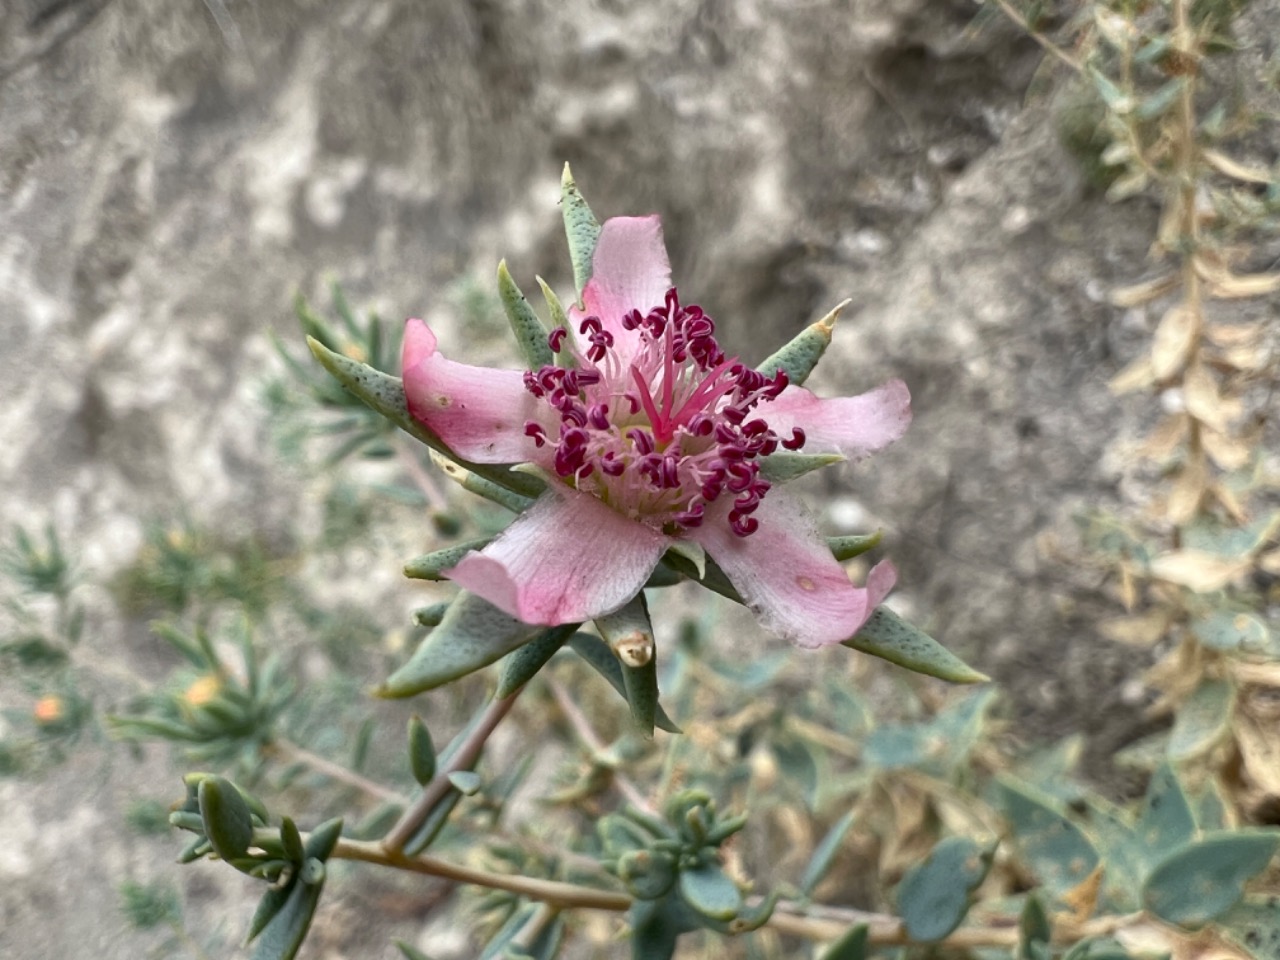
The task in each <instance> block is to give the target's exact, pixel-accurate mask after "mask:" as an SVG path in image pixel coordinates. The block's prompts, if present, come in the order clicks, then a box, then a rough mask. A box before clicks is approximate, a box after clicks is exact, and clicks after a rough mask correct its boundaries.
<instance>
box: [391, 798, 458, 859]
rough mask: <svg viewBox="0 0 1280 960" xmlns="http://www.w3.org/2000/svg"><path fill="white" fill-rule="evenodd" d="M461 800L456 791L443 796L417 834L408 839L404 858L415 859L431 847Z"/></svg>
mask: <svg viewBox="0 0 1280 960" xmlns="http://www.w3.org/2000/svg"><path fill="white" fill-rule="evenodd" d="M461 799H462V794H461V793H459V792H458V791H457V790H450V791H449V792H448V793H446V794H445V795H444V799H442V800H441V801H440V802H439V803H437V804H436V805H435V806H434V807H432V808H431V813H430V814H428V815H427V818H426V819H425V820H423V821H422V826H420V827H419V828H418V832H417V833H415V834H414V835H413V836H412V837H410V838H409V842H408V843H406V844H405V845H404V852H405V855H406V856H409V857H416V856H417V855H418V854H420V853H421V852H422V851H423V850H425V849H427V847H429V846H431V844H432V842H433V841H434V840H435V838H436V837H437V836H439V834H440V831H441V830H443V829H444V825H445V823H447V822H448V820H449V817H450V815H451V814H452V813H453V809H454V807H456V806H457V805H458V801H459V800H461Z"/></svg>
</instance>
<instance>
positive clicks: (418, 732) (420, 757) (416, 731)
mask: <svg viewBox="0 0 1280 960" xmlns="http://www.w3.org/2000/svg"><path fill="white" fill-rule="evenodd" d="M409 769H410V770H411V771H412V772H413V779H414V780H417V781H418V785H419V786H423V787H425V786H426V785H427V784H428V783H430V782H431V780H432V778H434V777H435V775H436V745H435V744H434V743H432V742H431V731H429V730H428V729H427V725H426V724H425V723H423V722H422V718H421V717H420V716H418V715H417V714H416V713H415V714H414V715H413V716H412V717H410V718H409Z"/></svg>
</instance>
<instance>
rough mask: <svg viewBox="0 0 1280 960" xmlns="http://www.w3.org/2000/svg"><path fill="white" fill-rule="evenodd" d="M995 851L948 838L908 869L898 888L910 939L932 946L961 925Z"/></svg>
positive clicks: (903, 920) (961, 839)
mask: <svg viewBox="0 0 1280 960" xmlns="http://www.w3.org/2000/svg"><path fill="white" fill-rule="evenodd" d="M995 849H996V848H995V845H994V844H992V845H990V846H988V847H987V848H986V849H985V850H984V849H983V848H981V847H979V846H978V845H977V844H976V843H974V842H973V841H972V840H970V839H969V838H968V837H948V838H947V839H946V840H943V841H942V842H941V843H939V844H938V845H937V846H936V847H934V848H933V850H932V852H931V853H930V854H929V856H928V857H927V858H926V859H925V860H924V862H923V863H918V864H916V865H915V866H914V867H912V868H911V869H910V870H908V871H907V872H906V875H905V876H903V878H902V883H901V884H900V885H899V886H898V912H899V914H900V915H901V916H902V922H903V924H904V925H905V926H906V930H907V936H909V937H910V938H911V939H912V940H915V941H918V942H920V943H931V942H933V941H937V940H941V939H942V938H944V937H946V936H947V935H948V934H950V933H951V931H952V930H954V929H955V928H956V927H958V926H960V923H961V921H963V920H964V916H965V914H966V913H968V912H969V904H970V902H971V900H972V897H973V892H974V891H975V890H976V889H977V888H978V885H979V884H981V883H982V881H983V880H984V879H985V878H986V876H987V871H988V870H989V869H990V868H991V860H992V858H993V857H994V856H995Z"/></svg>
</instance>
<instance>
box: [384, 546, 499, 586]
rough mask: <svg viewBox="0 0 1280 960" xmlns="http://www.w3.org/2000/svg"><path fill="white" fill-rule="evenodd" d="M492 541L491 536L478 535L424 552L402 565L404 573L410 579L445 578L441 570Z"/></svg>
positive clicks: (456, 563)
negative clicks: (472, 538) (477, 537)
mask: <svg viewBox="0 0 1280 960" xmlns="http://www.w3.org/2000/svg"><path fill="white" fill-rule="evenodd" d="M492 541H493V537H480V538H479V539H476V540H464V541H463V542H462V543H455V544H453V545H452V546H448V547H443V548H441V549H439V550H433V551H431V552H430V553H424V554H422V555H421V556H419V557H414V558H413V559H412V560H410V561H409V562H408V563H406V564H405V565H404V575H405V576H406V577H409V578H410V579H412V580H436V581H439V580H446V579H448V578H447V577H446V576H445V575H444V573H443V571H445V570H449V569H451V568H453V567H456V566H457V565H458V564H459V563H461V562H462V558H463V557H465V556H466V555H467V554H468V553H470V552H471V551H472V550H483V549H484V548H485V547H487V546H488V545H489V544H490V543H491V542H492Z"/></svg>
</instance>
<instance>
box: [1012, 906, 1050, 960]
mask: <svg viewBox="0 0 1280 960" xmlns="http://www.w3.org/2000/svg"><path fill="white" fill-rule="evenodd" d="M1052 939H1053V927H1052V925H1051V924H1050V923H1049V914H1048V913H1047V912H1046V911H1045V909H1044V903H1043V902H1041V900H1040V898H1039V897H1038V896H1036V894H1035V891H1032V892H1031V893H1029V894H1027V902H1026V903H1025V904H1023V906H1022V914H1021V916H1019V918H1018V952H1017V954H1016V960H1048V958H1049V957H1050V956H1051V955H1052V954H1050V952H1049V943H1050V941H1051V940H1052Z"/></svg>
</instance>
